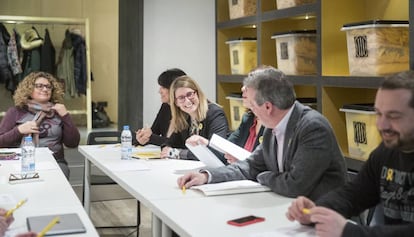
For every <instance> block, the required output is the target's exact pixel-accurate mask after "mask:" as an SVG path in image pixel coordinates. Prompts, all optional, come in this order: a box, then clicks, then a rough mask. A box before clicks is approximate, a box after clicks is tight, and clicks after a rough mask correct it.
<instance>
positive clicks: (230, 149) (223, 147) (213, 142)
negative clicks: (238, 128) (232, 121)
mask: <svg viewBox="0 0 414 237" xmlns="http://www.w3.org/2000/svg"><path fill="white" fill-rule="evenodd" d="M209 146H210V147H212V148H214V149H216V150H217V151H219V152H221V153H228V154H230V155H232V156H233V157H235V158H237V159H238V160H245V159H246V158H247V157H249V156H250V154H251V152H250V151H248V150H246V149H244V148H242V147H239V146H238V145H236V144H234V143H232V142H230V141H228V140H227V139H225V138H222V137H220V136H219V135H217V134H213V136H212V137H211V139H210V143H209Z"/></svg>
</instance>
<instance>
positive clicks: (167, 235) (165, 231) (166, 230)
mask: <svg viewBox="0 0 414 237" xmlns="http://www.w3.org/2000/svg"><path fill="white" fill-rule="evenodd" d="M161 232H162V233H161V234H162V237H172V230H171V228H170V227H168V225H166V224H165V223H162V226H161Z"/></svg>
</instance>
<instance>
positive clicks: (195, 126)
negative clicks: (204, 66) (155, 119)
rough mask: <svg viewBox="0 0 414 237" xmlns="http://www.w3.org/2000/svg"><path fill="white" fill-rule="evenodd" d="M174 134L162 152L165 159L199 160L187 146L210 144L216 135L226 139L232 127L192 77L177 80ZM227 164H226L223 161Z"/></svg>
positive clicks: (173, 98) (172, 95)
mask: <svg viewBox="0 0 414 237" xmlns="http://www.w3.org/2000/svg"><path fill="white" fill-rule="evenodd" d="M170 102H171V103H170V105H171V112H172V119H171V126H172V129H173V133H172V135H171V136H170V138H169V139H168V140H167V142H166V143H165V144H164V147H163V149H162V152H161V157H162V158H176V159H189V160H197V158H196V157H195V156H194V154H192V153H191V152H189V151H188V150H187V149H186V147H185V143H186V140H187V139H190V140H191V141H192V143H194V142H195V141H197V143H199V144H208V140H209V139H210V138H211V136H212V135H213V134H214V133H215V134H217V135H219V136H221V137H224V138H226V137H227V134H228V130H229V128H228V123H227V119H226V116H225V114H224V111H223V109H222V108H221V107H220V106H219V105H217V104H215V103H212V102H210V101H208V100H207V98H206V96H205V95H204V93H203V91H202V90H201V88H200V86H199V85H198V84H197V83H196V82H195V81H194V80H193V79H192V78H190V77H189V76H181V77H178V78H177V79H175V81H174V82H173V83H172V85H171V87H170ZM223 162H224V163H226V160H225V159H224V158H223Z"/></svg>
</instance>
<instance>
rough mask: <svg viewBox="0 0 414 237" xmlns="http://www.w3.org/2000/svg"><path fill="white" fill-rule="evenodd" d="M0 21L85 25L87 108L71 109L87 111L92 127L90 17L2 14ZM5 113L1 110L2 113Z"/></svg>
mask: <svg viewBox="0 0 414 237" xmlns="http://www.w3.org/2000/svg"><path fill="white" fill-rule="evenodd" d="M0 22H1V23H5V24H16V25H18V24H33V25H68V26H83V27H84V29H85V33H84V39H85V44H86V76H87V82H86V105H85V107H84V108H86V109H85V110H69V112H70V113H71V114H83V113H86V119H87V121H86V126H87V130H88V131H90V130H91V129H92V95H91V69H90V65H91V64H90V50H89V49H90V46H89V19H88V18H59V17H32V16H5V15H0ZM2 113H4V112H3V111H0V114H2Z"/></svg>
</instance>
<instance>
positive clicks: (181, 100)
mask: <svg viewBox="0 0 414 237" xmlns="http://www.w3.org/2000/svg"><path fill="white" fill-rule="evenodd" d="M196 93H197V91H189V92H187V93H186V94H185V95H180V96H178V97H176V98H175V101H176V102H177V103H180V104H181V103H184V102H185V98H187V99H189V100H192V99H194V96H195V94H196Z"/></svg>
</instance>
